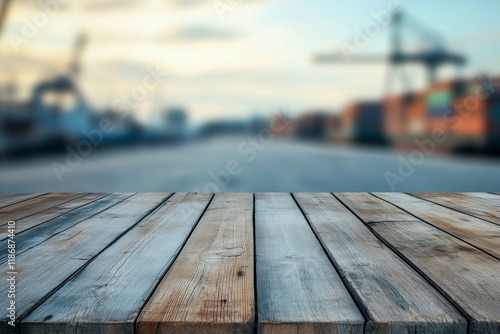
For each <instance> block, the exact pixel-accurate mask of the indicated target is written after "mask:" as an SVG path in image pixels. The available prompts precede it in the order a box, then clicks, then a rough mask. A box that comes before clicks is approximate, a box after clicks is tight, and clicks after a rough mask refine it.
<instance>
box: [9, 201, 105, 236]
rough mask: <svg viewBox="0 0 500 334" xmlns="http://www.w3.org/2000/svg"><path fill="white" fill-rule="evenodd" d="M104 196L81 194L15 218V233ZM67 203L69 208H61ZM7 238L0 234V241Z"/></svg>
mask: <svg viewBox="0 0 500 334" xmlns="http://www.w3.org/2000/svg"><path fill="white" fill-rule="evenodd" d="M98 194H99V195H98ZM87 196H90V197H94V198H91V199H84V197H87ZM106 196H108V195H107V194H104V193H87V194H83V195H82V196H79V197H76V198H72V199H70V200H69V201H67V202H63V203H58V204H57V205H54V206H51V207H50V208H46V209H44V210H42V211H40V212H37V213H34V214H32V215H30V216H28V217H24V218H21V219H18V220H16V235H19V234H21V233H24V232H26V231H29V230H31V229H32V228H35V227H37V226H40V225H42V224H45V223H48V222H50V221H52V220H54V219H57V218H59V217H61V216H64V215H66V214H68V213H70V212H72V211H74V210H78V209H79V208H81V207H84V206H85V205H87V204H90V203H93V202H95V201H97V200H99V199H101V198H104V197H106ZM82 200H83V201H84V202H83V203H78V202H79V201H80V202H81V201H82ZM75 204H76V206H75V207H73V208H71V206H72V205H75ZM67 205H69V206H70V208H69V209H68V208H64V209H61V207H64V206H67ZM54 210H55V212H53V211H54ZM58 210H67V211H62V212H58ZM44 216H45V217H44ZM47 216H49V217H47ZM51 216H52V217H51ZM47 218H48V219H47ZM44 219H47V220H44ZM25 225H28V226H25ZM7 238H8V237H7V236H5V237H4V238H2V237H1V236H0V242H2V241H5V240H6V239H7Z"/></svg>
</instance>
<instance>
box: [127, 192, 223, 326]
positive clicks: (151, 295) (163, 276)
mask: <svg viewBox="0 0 500 334" xmlns="http://www.w3.org/2000/svg"><path fill="white" fill-rule="evenodd" d="M214 197H215V194H212V197H210V200H209V201H208V203H207V205H206V206H205V209H204V210H203V212H202V214H201V215H200V217H199V218H198V220H197V221H196V223H195V225H194V226H193V229H192V230H191V232H190V233H189V235H188V237H187V238H186V240H184V243H183V244H182V247H181V248H180V250H179V251H178V252H177V254H176V255H175V256H174V259H173V260H172V263H171V264H170V265H169V266H168V268H166V270H165V271H164V272H163V274H162V275H161V278H160V279H159V280H158V282H157V283H156V285H155V287H154V288H153V289H152V290H151V293H150V294H149V296H148V297H147V298H146V299H145V301H144V304H143V305H142V306H141V308H140V310H139V312H138V313H137V317H136V318H135V320H134V333H137V331H138V330H137V326H138V324H137V320H138V319H139V317H140V316H141V314H142V312H143V311H144V308H145V307H146V305H147V304H148V302H149V300H150V299H151V297H153V295H154V293H155V292H156V289H158V286H159V285H160V284H161V282H162V281H163V279H164V278H165V276H166V275H167V273H168V271H169V270H170V268H171V267H172V265H173V264H174V263H175V261H177V258H178V257H179V254H181V252H182V250H183V249H184V247H185V246H186V243H187V242H188V240H189V238H191V236H192V235H193V232H194V230H195V229H196V227H197V226H198V224H199V223H200V221H201V219H202V218H203V216H205V213H206V212H207V210H208V207H209V206H210V204H211V203H212V201H213V199H214Z"/></svg>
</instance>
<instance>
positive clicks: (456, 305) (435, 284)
mask: <svg viewBox="0 0 500 334" xmlns="http://www.w3.org/2000/svg"><path fill="white" fill-rule="evenodd" d="M369 194H370V195H371V196H374V197H375V198H378V197H376V196H375V195H373V194H371V193H369ZM332 195H333V196H334V197H335V198H336V199H337V200H338V201H339V202H340V203H341V204H342V205H344V206H345V207H346V208H347V209H348V210H349V211H351V212H352V214H353V215H355V216H356V217H358V219H359V220H360V221H362V222H363V223H364V224H365V225H366V227H368V229H369V230H370V231H371V232H372V233H373V234H374V235H375V236H376V237H377V238H378V239H379V240H380V241H381V242H382V243H383V244H384V245H386V246H387V247H389V249H391V250H392V251H393V252H394V253H395V254H397V255H398V256H399V257H400V258H401V260H402V261H404V262H405V263H406V264H408V265H409V266H410V267H411V268H412V269H413V270H415V271H416V272H417V273H418V274H419V275H420V276H422V278H423V279H424V280H425V281H427V282H428V283H429V284H430V285H431V286H432V287H434V289H436V291H438V292H439V293H440V294H441V295H442V296H443V298H445V299H446V300H447V301H448V302H449V303H450V304H451V305H453V306H454V307H455V308H456V310H457V311H458V313H460V314H461V315H462V316H463V317H464V318H465V319H466V320H467V333H470V326H471V322H472V321H473V317H472V316H471V315H470V314H469V313H468V312H467V311H466V310H464V309H463V308H462V307H461V306H460V305H459V304H458V303H457V302H455V300H454V299H453V298H452V297H451V296H449V295H448V294H447V293H446V292H445V291H444V290H443V289H441V287H440V286H439V285H438V284H437V283H436V282H434V281H433V280H432V279H431V278H430V277H428V276H427V275H426V274H425V273H424V272H423V271H422V270H420V269H419V268H418V267H417V266H416V265H415V264H414V263H413V262H412V261H410V260H409V259H408V258H407V257H406V256H404V255H403V254H402V253H401V252H400V251H399V250H398V249H397V248H396V247H394V246H393V245H392V244H391V243H389V242H388V241H387V240H386V239H384V238H383V237H382V236H381V235H380V234H378V233H377V231H375V230H374V229H373V228H372V227H371V226H370V224H368V223H367V222H366V221H365V220H364V219H362V218H361V216H359V215H358V214H357V213H356V212H355V211H354V210H352V209H351V208H350V207H349V206H348V205H347V204H346V203H344V201H342V200H341V199H340V198H339V197H337V196H336V195H335V194H334V193H332ZM388 203H389V202H388ZM389 204H392V203H389ZM471 334H472V333H471Z"/></svg>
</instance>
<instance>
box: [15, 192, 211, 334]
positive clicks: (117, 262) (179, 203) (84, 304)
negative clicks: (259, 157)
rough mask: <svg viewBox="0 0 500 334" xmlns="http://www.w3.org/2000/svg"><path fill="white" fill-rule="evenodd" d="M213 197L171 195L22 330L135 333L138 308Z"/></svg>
mask: <svg viewBox="0 0 500 334" xmlns="http://www.w3.org/2000/svg"><path fill="white" fill-rule="evenodd" d="M211 197H212V195H211V194H176V195H174V196H173V197H171V198H170V199H169V200H168V201H167V204H166V205H164V206H162V207H161V208H159V209H158V210H157V211H156V212H155V213H154V214H153V215H151V216H149V217H147V218H146V219H144V220H143V221H141V222H140V223H139V224H138V225H137V226H135V227H134V228H133V229H132V230H131V231H129V232H128V233H127V234H125V235H124V236H123V237H122V238H120V239H119V240H118V241H117V242H116V243H114V244H113V245H112V246H110V247H109V248H107V249H106V250H105V251H104V252H103V253H102V254H100V255H99V256H98V257H97V258H96V259H95V260H94V261H92V263H90V264H89V265H88V266H87V267H86V268H85V269H84V270H83V271H82V272H81V273H79V274H78V275H77V276H76V277H74V278H73V279H71V280H70V281H68V282H67V283H66V284H65V285H64V286H63V287H62V288H61V289H59V290H58V291H57V292H56V293H55V294H54V295H52V296H51V297H50V298H49V299H48V300H47V301H45V302H44V303H43V304H42V305H41V306H40V307H38V308H37V309H36V310H35V311H34V312H33V313H31V314H30V315H29V316H28V317H27V318H26V319H25V320H24V321H23V322H22V324H21V330H22V332H23V333H28V334H38V333H40V334H43V333H46V334H51V333H60V334H62V333H68V334H70V333H79V334H87V333H88V334H94V333H109V334H113V333H128V334H133V333H134V322H135V319H136V318H137V316H138V313H139V310H140V309H141V308H142V306H143V304H144V302H145V300H146V298H147V297H148V296H149V295H150V294H151V292H152V290H153V289H154V287H155V286H156V284H157V283H158V281H159V280H160V278H161V277H162V275H163V274H164V272H165V270H166V269H167V268H168V267H169V266H170V264H171V263H172V261H173V260H174V258H175V256H176V255H177V253H178V252H179V251H180V249H181V247H182V245H183V244H184V242H185V241H186V239H187V237H188V236H189V234H190V233H191V231H192V229H193V228H194V226H195V225H196V223H197V222H198V219H199V218H200V217H201V215H202V214H203V212H204V210H205V208H206V206H207V205H208V203H209V201H210V199H211Z"/></svg>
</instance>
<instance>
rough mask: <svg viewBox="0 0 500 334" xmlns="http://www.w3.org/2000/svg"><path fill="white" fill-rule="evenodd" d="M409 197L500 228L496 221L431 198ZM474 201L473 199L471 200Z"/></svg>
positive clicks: (416, 194)
mask: <svg viewBox="0 0 500 334" xmlns="http://www.w3.org/2000/svg"><path fill="white" fill-rule="evenodd" d="M405 194H407V195H410V196H413V197H415V198H418V199H422V200H424V201H427V202H430V203H433V204H437V205H439V206H442V207H444V208H447V209H450V210H453V211H456V212H459V213H462V214H464V215H468V216H471V217H473V218H477V219H481V220H484V221H485V222H488V223H491V224H495V225H499V226H500V223H496V222H494V221H491V220H488V219H486V218H483V217H481V216H480V215H477V214H473V213H472V212H467V211H465V210H459V209H457V208H456V207H452V206H449V205H446V204H445V203H442V202H440V201H438V200H432V199H431V198H427V197H424V196H419V193H408V192H407V193H405ZM471 200H472V199H471Z"/></svg>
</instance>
